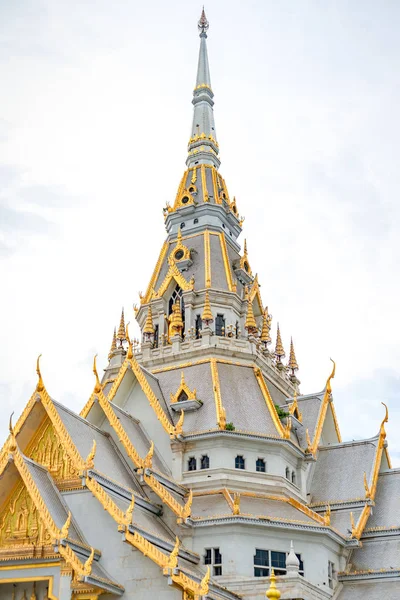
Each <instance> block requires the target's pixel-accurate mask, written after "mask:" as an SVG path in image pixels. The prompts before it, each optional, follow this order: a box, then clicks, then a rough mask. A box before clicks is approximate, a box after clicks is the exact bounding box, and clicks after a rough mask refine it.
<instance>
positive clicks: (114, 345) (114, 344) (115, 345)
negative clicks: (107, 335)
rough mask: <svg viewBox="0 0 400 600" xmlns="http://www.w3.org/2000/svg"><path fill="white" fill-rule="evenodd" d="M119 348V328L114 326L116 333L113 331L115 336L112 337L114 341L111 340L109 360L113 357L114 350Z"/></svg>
mask: <svg viewBox="0 0 400 600" xmlns="http://www.w3.org/2000/svg"><path fill="white" fill-rule="evenodd" d="M116 349H117V330H116V328H115V327H114V333H113V337H112V342H111V348H110V352H109V353H108V360H110V358H111V357H112V355H113V354H114V352H115V351H116Z"/></svg>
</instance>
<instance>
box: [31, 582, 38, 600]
mask: <svg viewBox="0 0 400 600" xmlns="http://www.w3.org/2000/svg"><path fill="white" fill-rule="evenodd" d="M30 600H37V596H36V581H34V582H33V585H32V594H31V597H30Z"/></svg>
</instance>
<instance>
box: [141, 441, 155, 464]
mask: <svg viewBox="0 0 400 600" xmlns="http://www.w3.org/2000/svg"><path fill="white" fill-rule="evenodd" d="M153 454H154V442H151V444H150V448H149V451H148V453H147V454H146V457H145V459H144V461H143V468H144V469H151V468H152V466H153Z"/></svg>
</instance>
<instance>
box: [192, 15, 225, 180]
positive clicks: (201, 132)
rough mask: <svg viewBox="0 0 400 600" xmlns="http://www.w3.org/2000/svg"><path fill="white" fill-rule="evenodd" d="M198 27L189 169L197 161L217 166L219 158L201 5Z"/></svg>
mask: <svg viewBox="0 0 400 600" xmlns="http://www.w3.org/2000/svg"><path fill="white" fill-rule="evenodd" d="M198 28H199V31H200V34H199V35H200V51H199V61H198V64H197V76H196V87H195V88H194V90H193V100H192V104H193V106H194V111H193V123H192V130H191V132H190V140H189V146H188V157H187V160H186V164H187V166H188V167H189V168H190V167H193V166H195V165H201V164H208V165H213V166H214V167H216V168H218V167H219V165H220V160H219V158H218V153H219V148H218V142H217V134H216V131H215V123H214V112H213V106H214V100H213V97H214V94H213V92H212V89H211V77H210V68H209V65H208V54H207V42H206V40H207V30H208V28H209V23H208V21H207V17H206V13H205V12H204V8H203V11H202V13H201V17H200V20H199V22H198Z"/></svg>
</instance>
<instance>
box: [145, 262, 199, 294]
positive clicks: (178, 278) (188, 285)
mask: <svg viewBox="0 0 400 600" xmlns="http://www.w3.org/2000/svg"><path fill="white" fill-rule="evenodd" d="M173 280H175V282H176V283H177V284H178V285H179V287H180V288H181V289H182V290H183V291H187V290H192V289H193V285H194V282H193V281H192V280H191V281H186V279H185V278H184V276H183V275H182V273H181V272H180V270H179V269H178V267H177V266H176V263H174V264H172V265H170V267H169V269H168V272H167V274H166V276H165V278H164V281H163V282H162V284H161V285H160V287H159V288H158V290H157V291H154V296H153V298H162V297H163V296H164V294H165V292H166V291H167V289H168V287H169V285H170V283H171V281H173Z"/></svg>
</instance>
